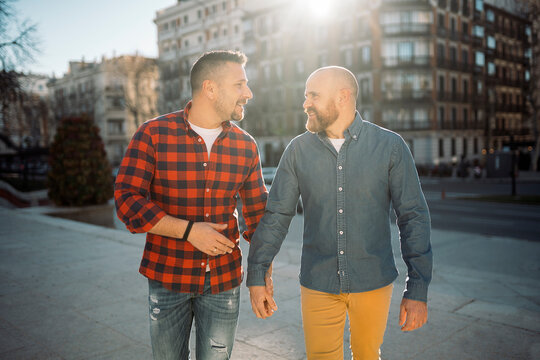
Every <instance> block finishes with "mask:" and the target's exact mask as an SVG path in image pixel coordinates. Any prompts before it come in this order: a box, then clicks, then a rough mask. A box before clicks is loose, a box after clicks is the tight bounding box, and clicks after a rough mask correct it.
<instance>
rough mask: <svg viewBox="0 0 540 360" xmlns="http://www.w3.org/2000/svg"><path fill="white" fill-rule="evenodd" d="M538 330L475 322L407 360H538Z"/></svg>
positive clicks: (406, 359) (405, 359)
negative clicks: (535, 331) (532, 330)
mask: <svg viewBox="0 0 540 360" xmlns="http://www.w3.org/2000/svg"><path fill="white" fill-rule="evenodd" d="M539 343H540V340H539V338H538V333H534V332H530V331H527V330H517V329H516V328H512V327H508V326H504V325H498V324H490V323H485V322H475V323H472V324H470V325H469V326H468V327H466V328H464V329H462V330H461V331H458V332H457V333H454V334H452V335H450V336H448V337H445V338H444V337H443V338H440V341H439V342H437V343H435V344H434V346H430V347H427V348H425V349H424V350H423V351H422V352H419V353H417V354H415V355H414V356H409V357H405V356H404V357H401V358H400V359H403V360H409V359H411V360H412V359H414V360H433V359H441V360H446V359H448V360H450V359H460V360H491V359H505V360H506V359H508V360H535V359H538V358H539V357H538V355H540V352H539V351H538V350H539V347H538V344H539Z"/></svg>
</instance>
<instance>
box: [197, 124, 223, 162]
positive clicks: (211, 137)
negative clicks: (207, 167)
mask: <svg viewBox="0 0 540 360" xmlns="http://www.w3.org/2000/svg"><path fill="white" fill-rule="evenodd" d="M189 126H191V128H192V129H193V131H195V132H196V133H197V134H199V136H200V137H202V138H203V140H204V143H205V144H206V151H208V158H210V152H211V151H212V145H214V141H216V139H217V137H218V136H219V134H221V132H222V131H223V128H222V127H221V126H220V127H217V128H215V129H205V128H202V127H199V126H197V125H193V124H192V123H189Z"/></svg>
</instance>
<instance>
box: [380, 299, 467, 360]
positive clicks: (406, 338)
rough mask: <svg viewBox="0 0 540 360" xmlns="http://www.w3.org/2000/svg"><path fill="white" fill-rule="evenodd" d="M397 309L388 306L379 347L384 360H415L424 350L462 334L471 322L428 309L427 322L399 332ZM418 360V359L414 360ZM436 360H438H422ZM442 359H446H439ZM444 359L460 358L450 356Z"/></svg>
mask: <svg viewBox="0 0 540 360" xmlns="http://www.w3.org/2000/svg"><path fill="white" fill-rule="evenodd" d="M398 319H399V307H397V308H396V307H392V308H391V309H390V314H389V317H388V323H387V327H386V333H385V336H384V342H383V346H382V348H381V351H382V356H383V358H384V359H399V360H403V359H416V356H417V355H418V354H420V353H421V352H422V351H424V350H425V349H428V348H430V347H433V346H435V347H436V346H438V344H439V343H441V342H444V341H445V340H446V339H448V338H451V337H452V336H453V335H454V334H456V333H458V332H459V331H462V330H463V329H465V328H466V327H467V326H469V325H470V324H471V323H473V322H474V321H475V320H472V319H469V318H467V317H465V316H457V315H454V316H449V315H448V313H447V312H445V311H439V310H431V311H430V312H429V320H428V323H427V324H426V325H425V326H424V327H422V328H421V329H418V330H415V331H413V332H407V333H405V332H402V331H401V329H400V326H399V324H398V321H399V320H398ZM418 359H420V358H418ZM424 359H430V360H432V359H439V358H424ZM441 359H446V358H444V357H443V358H441ZM448 359H461V358H459V357H450V358H448Z"/></svg>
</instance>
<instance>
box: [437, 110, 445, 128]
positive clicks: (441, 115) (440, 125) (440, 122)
mask: <svg viewBox="0 0 540 360" xmlns="http://www.w3.org/2000/svg"><path fill="white" fill-rule="evenodd" d="M438 120H439V129H444V107H442V106H441V107H439V119H438Z"/></svg>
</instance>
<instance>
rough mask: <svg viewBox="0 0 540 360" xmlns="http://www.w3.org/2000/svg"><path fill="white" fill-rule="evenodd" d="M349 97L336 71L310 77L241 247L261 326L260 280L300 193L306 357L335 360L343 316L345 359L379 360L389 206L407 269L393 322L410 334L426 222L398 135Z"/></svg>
mask: <svg viewBox="0 0 540 360" xmlns="http://www.w3.org/2000/svg"><path fill="white" fill-rule="evenodd" d="M357 94H358V83H357V81H356V79H355V77H354V75H353V74H352V73H351V72H350V71H349V70H347V69H345V68H342V67H335V66H334V67H324V68H321V69H318V70H316V71H315V72H313V73H312V74H311V75H310V76H309V78H308V80H307V82H306V91H305V98H306V100H305V101H304V110H305V112H306V114H307V123H306V128H307V130H308V131H307V132H305V133H304V134H302V135H299V136H298V137H296V138H295V139H293V140H292V141H291V142H290V144H289V145H288V146H287V148H286V149H285V152H284V153H283V156H282V158H281V161H280V163H279V166H278V169H277V173H276V176H275V178H274V181H273V183H272V189H271V190H270V194H269V197H268V202H267V206H266V210H265V214H264V216H263V218H262V219H261V222H260V223H259V225H258V226H257V230H256V231H255V234H254V235H253V238H252V241H251V246H250V250H249V257H248V274H247V286H248V287H249V290H250V296H251V305H252V309H253V312H254V313H255V315H256V316H257V317H259V318H263V319H264V318H267V317H269V316H271V315H272V314H273V312H274V311H276V310H277V306H276V304H275V301H274V299H273V294H271V293H270V292H269V291H267V290H265V287H264V285H265V274H266V272H267V270H268V268H269V266H270V264H271V263H272V260H273V259H274V257H275V256H276V254H277V252H278V251H279V248H280V246H281V243H282V242H283V239H284V238H285V236H286V234H287V231H288V227H289V224H290V222H291V220H292V218H293V216H294V215H295V209H296V202H297V201H298V197H299V196H300V195H302V200H303V203H304V234H303V247H302V259H301V269H300V285H301V302H302V322H303V328H304V337H305V344H306V353H307V358H308V359H329V360H336V359H342V358H343V329H344V325H345V318H346V316H347V314H348V316H349V321H350V333H351V341H350V343H351V348H352V355H353V358H354V359H363V360H374V359H379V358H380V347H381V345H382V342H383V337H384V332H385V329H386V322H387V318H388V311H389V306H390V299H391V296H392V289H393V284H392V283H393V282H394V280H395V279H396V277H397V275H398V272H397V269H396V266H395V263H394V256H393V253H392V246H391V241H390V239H391V235H390V210H391V206H392V207H393V209H394V210H395V212H396V215H397V225H398V227H399V230H400V231H399V240H400V242H401V254H402V258H403V260H404V261H405V263H406V265H407V269H408V274H407V275H408V276H407V281H406V287H405V291H404V293H403V300H402V302H401V308H400V315H399V324H400V326H401V329H402V330H403V331H411V330H414V329H418V328H420V327H422V326H423V325H424V324H425V323H426V321H427V289H428V285H429V282H430V280H431V268H432V253H431V244H430V223H431V221H430V217H429V211H428V207H427V204H426V201H425V198H424V195H423V193H422V189H421V188H420V182H419V180H418V175H417V172H416V168H415V165H414V161H413V158H412V155H411V152H410V151H409V148H408V147H407V145H406V144H405V142H404V141H403V139H402V138H401V137H400V136H399V135H398V134H396V133H394V132H391V131H389V130H387V129H384V128H381V127H379V126H377V125H374V124H372V123H370V122H367V121H364V120H362V118H361V117H360V114H359V113H358V112H357V111H356V97H357Z"/></svg>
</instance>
